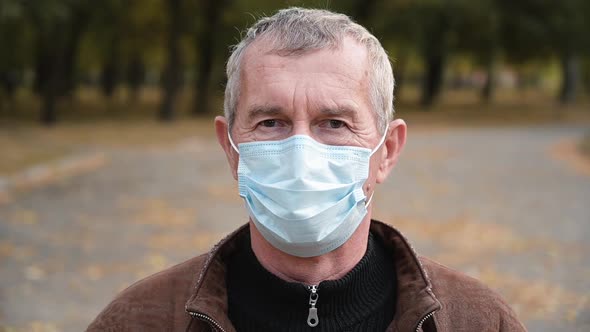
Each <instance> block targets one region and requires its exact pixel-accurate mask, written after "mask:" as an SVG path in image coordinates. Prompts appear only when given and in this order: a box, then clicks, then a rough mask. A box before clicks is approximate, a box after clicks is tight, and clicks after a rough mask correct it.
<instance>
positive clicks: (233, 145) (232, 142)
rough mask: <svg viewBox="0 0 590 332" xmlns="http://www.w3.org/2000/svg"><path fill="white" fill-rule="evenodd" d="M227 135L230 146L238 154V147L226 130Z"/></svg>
mask: <svg viewBox="0 0 590 332" xmlns="http://www.w3.org/2000/svg"><path fill="white" fill-rule="evenodd" d="M227 137H228V138H229V143H230V144H231V146H232V148H234V150H236V152H237V153H238V154H240V151H239V150H238V147H237V146H236V145H235V144H234V141H233V140H232V139H231V135H230V133H229V130H228V131H227Z"/></svg>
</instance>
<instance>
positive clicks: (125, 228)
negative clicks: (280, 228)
mask: <svg viewBox="0 0 590 332" xmlns="http://www.w3.org/2000/svg"><path fill="white" fill-rule="evenodd" d="M411 129H412V128H410V139H409V143H408V146H407V149H406V151H405V153H404V155H403V156H402V159H401V163H400V165H399V167H398V168H396V169H395V170H394V174H393V176H392V177H390V179H389V181H388V182H387V183H386V184H384V185H382V186H381V187H380V188H379V191H378V193H377V195H376V196H375V199H374V203H375V205H374V206H375V211H374V217H376V218H378V219H381V220H384V221H387V222H390V223H392V224H394V225H396V226H397V227H398V228H400V229H401V230H403V231H404V232H405V233H406V234H407V236H408V237H409V238H410V239H411V241H412V242H413V243H414V245H415V247H416V248H417V250H418V251H419V252H421V253H423V254H425V255H428V256H432V257H434V258H435V259H438V260H440V261H442V262H443V263H445V264H447V265H450V266H452V267H455V268H458V269H461V270H463V271H465V272H467V273H469V274H470V275H473V276H475V277H478V278H480V279H482V280H484V281H485V282H486V283H487V284H488V285H490V286H491V287H493V288H494V289H497V290H498V291H500V292H501V293H502V294H503V295H504V296H505V297H506V299H507V300H508V301H509V302H510V303H511V304H512V305H513V306H514V308H515V309H516V310H517V311H518V312H519V314H520V316H521V317H522V318H523V319H524V320H525V321H526V323H527V326H528V328H529V329H530V330H531V331H582V330H584V331H588V330H590V298H589V296H590V295H589V294H590V258H589V257H588V256H587V255H586V253H588V252H589V251H590V245H589V244H588V243H587V239H588V238H590V204H589V202H590V200H589V198H590V176H588V174H587V173H584V170H583V169H580V167H579V165H578V166H576V165H575V162H572V161H571V160H570V159H568V158H569V157H568V156H567V153H565V154H564V153H562V151H561V150H563V149H564V147H565V146H567V144H568V142H572V141H573V140H576V139H579V137H581V136H582V135H583V133H584V128H582V127H551V128H549V127H547V128H501V129H494V128H485V129H457V128H455V129H444V130H443V129H435V130H430V131H428V130H417V131H414V132H412V130H411ZM101 152H102V153H103V155H104V158H105V159H106V160H105V162H104V164H103V165H102V166H101V167H100V168H98V169H95V170H93V171H92V172H89V173H86V174H78V175H76V176H72V177H62V178H60V179H59V180H58V181H55V182H54V183H50V184H45V185H43V186H40V187H37V188H32V189H30V190H29V191H26V192H23V193H20V194H16V195H13V197H12V198H11V201H10V202H9V203H6V202H5V203H3V204H2V203H0V204H1V205H0V275H2V278H1V279H0V330H2V327H4V328H5V330H6V331H80V330H83V329H84V328H85V327H86V325H87V324H88V323H89V322H90V320H91V319H92V318H93V317H94V316H96V315H97V314H98V312H99V311H100V309H101V308H102V307H104V306H105V305H106V304H107V303H108V302H109V300H110V299H111V298H112V297H113V296H114V294H115V293H116V292H117V291H119V290H121V289H123V288H124V287H126V286H127V285H129V284H130V283H131V282H133V281H134V280H137V279H138V278H141V277H143V276H146V275H148V274H151V273H153V272H155V271H158V270H161V269H162V268H165V267H167V266H169V265H171V264H174V263H176V262H180V261H182V260H184V259H186V258H189V257H192V256H194V255H196V254H198V253H201V252H203V251H205V250H206V249H207V248H209V246H210V245H211V244H213V243H214V242H215V241H217V240H218V239H219V238H221V237H222V236H223V234H225V233H227V232H229V231H231V230H232V229H234V228H235V227H236V226H237V225H239V224H242V223H244V222H245V221H246V219H245V212H244V211H243V207H242V203H241V201H240V200H239V198H238V196H237V190H236V185H235V183H234V180H233V178H232V177H231V175H230V173H229V169H228V167H227V166H226V162H225V156H224V155H222V153H221V152H220V150H219V149H218V147H217V144H216V143H215V142H214V141H213V140H210V141H208V140H197V139H194V140H188V141H185V142H183V143H182V144H178V145H176V146H171V147H167V148H160V149H147V150H146V149H142V150H103V151H101Z"/></svg>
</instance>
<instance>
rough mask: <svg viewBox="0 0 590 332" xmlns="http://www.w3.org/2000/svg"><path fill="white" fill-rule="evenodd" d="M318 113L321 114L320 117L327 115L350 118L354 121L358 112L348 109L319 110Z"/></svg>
mask: <svg viewBox="0 0 590 332" xmlns="http://www.w3.org/2000/svg"><path fill="white" fill-rule="evenodd" d="M320 113H322V115H328V116H334V115H338V116H344V117H348V118H351V119H353V120H354V119H356V118H357V116H358V112H357V111H356V110H354V109H352V108H349V107H338V108H322V109H321V110H320Z"/></svg>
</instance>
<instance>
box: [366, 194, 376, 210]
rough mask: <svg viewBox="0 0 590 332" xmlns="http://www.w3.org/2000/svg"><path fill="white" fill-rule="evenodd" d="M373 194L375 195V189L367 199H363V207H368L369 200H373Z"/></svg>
mask: <svg viewBox="0 0 590 332" xmlns="http://www.w3.org/2000/svg"><path fill="white" fill-rule="evenodd" d="M373 196H375V191H373V193H372V194H371V197H369V199H368V200H366V201H365V208H368V207H369V205H370V204H371V200H373Z"/></svg>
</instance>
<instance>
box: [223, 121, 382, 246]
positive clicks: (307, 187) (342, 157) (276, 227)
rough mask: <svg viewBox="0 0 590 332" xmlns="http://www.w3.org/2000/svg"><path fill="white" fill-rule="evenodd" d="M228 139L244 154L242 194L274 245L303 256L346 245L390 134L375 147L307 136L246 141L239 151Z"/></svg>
mask: <svg viewBox="0 0 590 332" xmlns="http://www.w3.org/2000/svg"><path fill="white" fill-rule="evenodd" d="M385 133H387V130H386V131H385ZM228 136H229V133H228ZM229 139H230V142H231V145H232V147H233V148H234V149H235V150H236V151H237V152H238V153H239V155H240V160H239V165H238V189H239V193H240V196H241V197H242V198H243V199H244V201H245V203H246V208H247V209H248V211H249V214H250V218H251V220H252V221H253V222H254V224H255V226H256V228H257V229H258V231H259V232H260V234H262V236H263V237H264V238H265V239H266V240H267V241H268V242H269V243H270V244H272V245H273V246H274V247H275V248H277V249H279V250H281V251H283V252H285V253H288V254H290V255H294V256H299V257H314V256H320V255H323V254H326V253H328V252H331V251H333V250H335V249H336V248H338V247H340V246H341V245H342V244H344V243H345V242H346V241H347V240H348V239H349V238H350V237H351V236H352V234H353V233H354V232H355V230H356V229H357V228H358V226H359V225H360V223H361V221H362V220H363V218H364V217H365V216H366V214H367V206H368V205H369V203H370V200H371V199H369V200H367V199H366V196H365V193H364V192H363V184H364V183H365V181H366V180H367V178H368V177H369V161H370V158H371V156H372V155H373V153H375V151H377V149H379V147H380V146H381V144H383V141H384V140H385V134H384V135H383V137H382V139H381V141H380V142H379V145H377V147H376V148H375V149H373V150H371V149H367V148H362V147H356V146H333V145H326V144H322V143H319V142H317V141H315V140H313V139H312V138H311V137H309V136H305V135H296V136H291V137H289V138H287V139H284V140H280V141H258V142H248V143H241V144H239V149H238V148H236V146H235V144H234V143H233V141H232V140H231V136H230V137H229ZM371 198H372V196H371Z"/></svg>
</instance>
